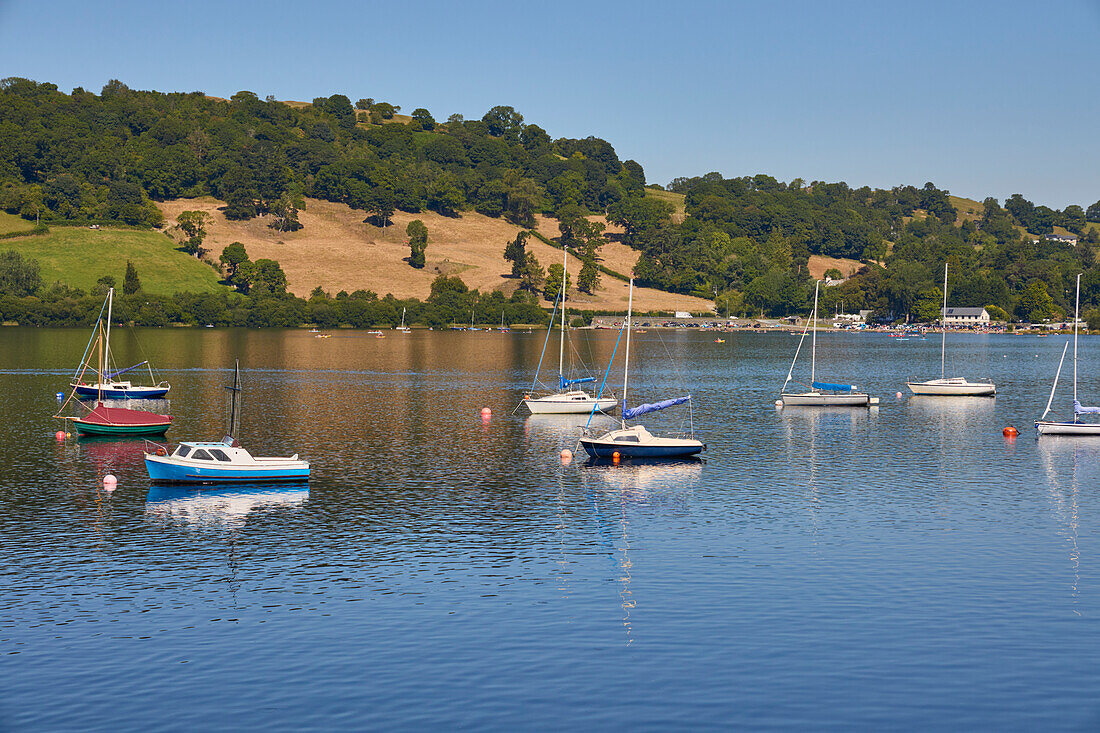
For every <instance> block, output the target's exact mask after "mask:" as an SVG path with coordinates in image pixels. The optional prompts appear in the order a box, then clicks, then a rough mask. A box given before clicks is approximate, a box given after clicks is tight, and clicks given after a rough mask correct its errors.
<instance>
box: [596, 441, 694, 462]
mask: <svg viewBox="0 0 1100 733" xmlns="http://www.w3.org/2000/svg"><path fill="white" fill-rule="evenodd" d="M581 445H582V446H584V449H585V451H587V452H588V455H590V456H592V457H593V458H611V457H613V456H614V454H615V453H618V454H619V457H620V458H682V457H684V456H694V455H696V454H698V453H700V452H702V450H703V448H704V447H705V446H703V445H698V446H681V445H673V446H645V445H630V444H619V445H611V444H607V443H601V442H599V441H594V440H584V439H583V438H582V439H581Z"/></svg>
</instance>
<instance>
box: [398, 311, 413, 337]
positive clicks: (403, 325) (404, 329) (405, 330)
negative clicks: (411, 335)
mask: <svg viewBox="0 0 1100 733" xmlns="http://www.w3.org/2000/svg"><path fill="white" fill-rule="evenodd" d="M397 330H398V331H400V332H402V333H408V332H409V331H410V329H409V327H408V326H406V325H405V309H404V308H402V309H401V325H400V326H398V327H397Z"/></svg>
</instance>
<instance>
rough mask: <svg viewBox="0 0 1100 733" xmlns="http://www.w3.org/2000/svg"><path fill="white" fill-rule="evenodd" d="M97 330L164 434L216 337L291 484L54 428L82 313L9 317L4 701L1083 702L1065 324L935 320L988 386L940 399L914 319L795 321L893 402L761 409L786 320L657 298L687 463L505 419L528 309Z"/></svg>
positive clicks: (171, 725) (305, 712)
mask: <svg viewBox="0 0 1100 733" xmlns="http://www.w3.org/2000/svg"><path fill="white" fill-rule="evenodd" d="M119 331H120V332H119V334H118V342H117V344H116V351H117V352H118V361H119V362H123V361H125V362H126V364H129V363H135V362H137V361H141V360H142V359H143V358H146V357H151V358H152V359H153V362H154V364H155V365H157V366H158V368H159V369H160V371H161V375H160V376H163V377H165V378H167V379H169V380H170V381H171V383H172V391H171V393H170V396H171V398H172V400H171V412H172V414H173V415H174V417H175V419H176V423H175V425H174V426H173V428H172V429H171V431H170V432H169V438H171V439H173V440H178V439H187V438H216V437H219V436H220V435H221V432H222V430H223V418H224V407H223V405H224V390H222V389H221V387H222V385H223V384H224V383H225V382H226V381H227V378H228V372H227V371H226V368H227V367H231V365H232V360H233V358H235V357H240V358H241V363H242V370H243V371H242V374H243V379H244V382H245V398H244V400H245V415H244V421H243V430H242V433H243V442H244V444H245V445H246V446H247V447H249V448H250V449H251V450H252V451H253V453H256V454H260V455H265V454H266V455H278V454H287V453H293V452H299V453H301V454H302V455H303V456H305V457H307V458H309V459H310V460H311V461H312V462H313V465H314V479H313V480H312V481H311V482H310V483H309V484H308V485H302V486H287V487H255V488H251V489H249V488H243V489H242V488H236V489H232V490H225V489H205V490H186V489H150V486H149V484H148V481H147V479H146V478H145V474H144V469H143V468H142V465H141V442H140V441H101V440H100V441H93V440H77V439H75V438H74V439H71V440H67V441H64V442H62V443H58V442H56V441H55V440H54V438H53V435H52V433H53V431H54V430H56V429H57V425H56V422H57V421H55V420H52V419H51V417H50V415H52V413H53V410H55V409H56V406H57V402H56V400H55V398H54V396H53V395H54V393H55V392H57V391H58V390H62V389H64V388H65V384H66V379H67V377H66V375H67V373H68V372H69V370H70V369H71V368H72V366H73V362H75V361H76V360H77V359H79V356H80V353H81V352H82V350H83V346H84V342H85V340H86V338H87V334H86V333H84V332H79V331H47V330H29V329H10V328H9V329H3V330H0V414H2V415H3V420H2V421H0V510H2V513H0V587H2V588H3V593H2V594H0V650H2V651H3V655H2V656H0V660H2V662H0V664H2V666H0V729H4V730H36V731H37V730H76V729H79V730H120V729H121V730H135V729H140V730H179V729H200V730H230V729H232V730H239V729H246V730H254V729H257V730H258V729H263V730H269V729H301V728H315V729H325V730H331V729H364V728H386V729H391V728H437V729H438V728H448V729H449V728H458V727H461V728H467V729H492V730H515V729H520V730H544V729H555V730H558V729H577V728H584V729H592V728H608V729H614V730H623V729H637V728H648V729H669V728H687V727H692V728H696V727H734V726H736V727H741V728H752V729H761V728H812V729H834V730H847V729H852V728H860V729H876V730H877V729H883V728H904V729H925V728H936V729H942V728H951V729H968V728H971V729H972V728H977V727H981V728H983V729H984V728H990V729H1000V730H1036V729H1041V730H1094V729H1096V728H1097V727H1100V694H1098V693H1100V666H1098V665H1097V663H1096V660H1097V659H1098V658H1100V623H1098V610H1100V606H1098V604H1100V572H1098V571H1100V563H1098V562H1097V558H1098V557H1100V532H1098V530H1100V521H1098V517H1100V501H1098V494H1100V490H1098V481H1097V479H1098V478H1100V439H1097V440H1095V441H1090V440H1088V439H1073V438H1060V439H1059V438H1044V439H1043V440H1042V441H1039V440H1037V439H1036V438H1035V437H1034V431H1033V429H1032V428H1031V423H1032V421H1033V420H1034V419H1035V418H1036V417H1037V416H1038V415H1039V414H1040V413H1041V412H1042V409H1043V407H1044V405H1045V403H1046V399H1047V396H1048V393H1049V389H1050V382H1051V378H1052V377H1053V373H1054V369H1055V368H1056V366H1057V362H1058V357H1059V355H1060V353H1061V349H1062V345H1063V343H1064V338H1061V337H1050V338H1042V339H1040V338H1034V337H1025V336H954V337H952V339H951V340H950V341H949V351H948V372H950V373H952V374H959V375H964V376H969V377H971V378H977V377H983V376H988V377H992V378H993V379H994V380H995V381H996V382H997V384H998V388H999V390H1000V393H999V395H998V396H997V398H996V399H992V400H991V399H963V400H961V401H959V400H950V399H948V400H943V399H937V398H910V397H904V398H903V399H896V398H895V396H894V394H895V392H897V391H898V390H902V391H905V386H904V382H905V379H906V378H907V377H909V376H914V377H921V378H931V377H936V376H939V343H938V340H934V339H932V338H929V340H928V341H927V342H920V341H917V342H908V343H905V344H901V343H893V340H892V339H888V338H887V337H885V336H875V335H860V334H827V335H821V336H820V337H819V344H818V351H819V354H818V371H817V377H818V379H819V380H820V379H825V380H829V381H834V380H840V381H853V382H855V383H857V384H859V386H860V387H862V388H864V389H866V390H868V391H869V392H871V393H872V394H874V395H877V396H880V397H881V398H882V404H881V407H879V408H877V409H873V410H824V411H823V410H813V409H803V410H798V409H791V408H788V409H787V410H777V409H776V408H775V407H774V406H773V404H772V403H773V401H774V400H775V398H776V397H777V396H778V392H779V388H780V386H781V384H782V381H783V378H784V377H785V376H786V373H787V369H788V367H789V366H790V358H791V356H792V355H793V353H794V348H795V345H796V343H797V339H796V338H794V337H792V336H788V335H782V334H741V335H735V336H728V337H726V338H727V343H725V344H715V343H713V337H712V336H711V337H708V336H707V335H706V334H702V333H660V332H656V331H653V330H650V331H649V333H647V334H645V335H642V336H639V337H637V340H636V341H635V344H634V356H635V357H637V358H636V360H635V361H634V362H633V364H632V372H631V393H630V397H631V403H632V404H637V403H638V402H640V401H642V400H652V399H660V398H663V397H672V396H677V395H679V394H686V393H688V392H690V393H692V394H693V395H694V396H695V401H694V413H693V415H692V417H693V419H694V424H695V428H696V431H697V434H698V437H700V438H701V439H703V440H704V441H705V442H706V443H707V444H708V450H707V452H706V453H705V454H704V455H705V461H704V462H698V463H679V464H673V465H668V466H654V465H619V466H587V465H585V463H584V462H583V461H582V460H579V459H578V460H575V461H573V462H572V463H570V464H568V465H563V464H562V462H561V460H560V459H559V456H558V454H559V452H560V450H561V449H562V448H563V447H570V448H573V447H575V435H576V426H577V425H578V424H579V423H582V422H583V419H576V418H572V417H564V418H553V417H550V418H543V419H539V418H534V417H528V416H525V415H524V414H523V413H522V410H521V411H520V412H519V413H517V414H516V416H511V415H510V414H509V413H510V412H511V410H512V408H513V407H515V406H516V404H517V403H518V402H519V400H520V399H521V398H522V396H523V394H524V393H525V391H527V390H528V389H529V387H530V378H531V373H532V372H533V370H534V367H535V365H536V364H537V362H538V358H539V352H540V349H541V347H542V340H541V335H540V334H537V333H536V334H523V333H512V334H497V333H492V332H482V333H466V334H463V333H449V332H448V333H413V334H412V335H409V336H400V335H397V334H393V335H389V336H388V337H387V338H385V339H374V338H371V337H369V336H364V335H363V334H360V333H357V332H336V333H335V335H334V337H333V338H332V339H326V340H318V339H314V338H312V336H311V334H308V333H305V332H299V331H228V330H227V331H223V330H199V331H190V330H168V329H165V330H159V331H157V330H148V331H142V332H140V333H138V334H134V333H131V332H127V331H124V330H121V329H120V330H119ZM574 346H575V348H574V349H571V352H572V353H571V354H570V359H571V360H572V359H575V358H577V357H578V356H580V357H584V358H585V359H586V360H588V361H590V362H596V363H600V362H601V360H602V361H606V359H607V358H608V356H609V355H610V353H611V350H612V348H613V346H614V334H613V333H609V332H591V333H582V332H578V333H577V334H576V337H575V339H574ZM1098 356H1100V340H1098V339H1095V338H1092V337H1084V338H1082V341H1081V354H1080V357H1081V358H1080V362H1079V363H1080V365H1081V366H1080V381H1079V391H1080V394H1081V397H1082V401H1083V402H1086V403H1089V402H1090V401H1092V402H1096V401H1100V373H1097V371H1096V368H1095V365H1096V364H1097V357H1098ZM555 366H556V365H555ZM1066 370H1067V371H1065V372H1064V373H1063V382H1062V384H1061V386H1060V388H1059V396H1058V397H1056V400H1055V408H1056V409H1060V410H1061V411H1062V414H1065V409H1064V408H1065V405H1066V404H1068V402H1069V400H1070V399H1071V396H1070V389H1071V382H1070V381H1069V380H1067V379H1066V377H1067V375H1068V374H1069V371H1068V370H1069V365H1068V362H1067V367H1066ZM803 372H806V373H805V374H803ZM795 378H796V379H801V380H802V381H808V363H803V362H801V361H800V364H799V365H798V367H797V368H796V371H795ZM546 381H547V382H550V381H551V379H549V378H548V379H546ZM610 382H611V383H612V384H613V386H614V387H615V388H616V390H621V372H619V371H618V370H617V369H616V370H615V371H613V372H612V376H611V379H610ZM486 406H488V407H490V408H491V409H492V410H493V416H492V418H491V419H489V420H487V421H483V420H482V418H481V417H480V414H479V412H480V410H481V408H482V407H486ZM687 417H688V413H687V412H686V411H685V410H682V409H679V408H674V409H672V410H668V411H666V412H665V413H662V414H660V415H655V416H646V419H645V422H646V424H647V425H648V426H650V427H651V429H656V428H657V427H666V428H674V429H679V428H681V427H682V424H683V421H684V420H685V419H686V418H687ZM651 418H652V419H651ZM1006 425H1015V426H1016V427H1018V428H1019V429H1020V437H1019V438H1018V439H1016V440H1015V441H1011V440H1006V439H1005V438H1004V437H1003V436H1002V434H1001V430H1002V428H1003V427H1004V426H1006ZM108 472H111V473H114V474H116V475H117V476H118V477H119V484H118V488H117V489H115V490H114V491H113V492H107V491H105V490H104V489H103V488H102V486H101V485H100V479H101V477H102V476H103V475H104V474H105V473H108Z"/></svg>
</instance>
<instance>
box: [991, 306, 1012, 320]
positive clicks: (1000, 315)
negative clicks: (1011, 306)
mask: <svg viewBox="0 0 1100 733" xmlns="http://www.w3.org/2000/svg"><path fill="white" fill-rule="evenodd" d="M985 310H986V312H987V313H989V317H990V318H991V319H993V320H994V321H1007V320H1008V311H1006V310H1005V309H1004V308H1002V307H1001V306H999V305H987V306H986V307H985Z"/></svg>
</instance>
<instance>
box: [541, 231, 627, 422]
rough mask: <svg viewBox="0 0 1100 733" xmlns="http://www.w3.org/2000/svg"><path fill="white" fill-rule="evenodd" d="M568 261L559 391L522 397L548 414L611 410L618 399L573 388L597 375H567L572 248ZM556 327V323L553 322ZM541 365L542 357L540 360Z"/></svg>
mask: <svg viewBox="0 0 1100 733" xmlns="http://www.w3.org/2000/svg"><path fill="white" fill-rule="evenodd" d="M564 259H565V261H564V263H563V264H562V271H561V340H560V342H559V344H558V391H557V392H554V393H553V394H548V395H543V396H541V397H532V396H526V397H524V399H523V404H525V405H527V409H528V410H530V411H531V414H533V415H545V414H558V415H561V414H572V415H578V414H579V415H583V414H586V413H589V412H592V410H593V408H594V409H596V410H600V411H603V410H610V409H612V408H614V407H615V406H616V405H617V404H619V401H618V400H616V399H615V398H614V397H593V396H592V395H590V394H589V393H588V392H585V391H584V390H583V389H572V387H574V386H575V385H578V384H585V383H587V382H595V381H596V378H595V377H581V378H579V379H569V378H567V377H566V376H565V373H564V368H565V329H566V326H567V324H568V323H569V321H568V319H567V317H566V309H565V300H566V296H567V294H568V290H569V288H568V277H567V270H566V267H567V266H568V264H569V250H568V249H566V250H565V258H564ZM550 327H551V329H553V323H551V324H550ZM546 337H547V338H550V332H549V331H548V332H547V334H546ZM545 349H546V347H545V343H544V344H543V351H544V353H545ZM540 365H541V360H540ZM535 379H536V381H537V380H538V373H537V372H536V374H535Z"/></svg>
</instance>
